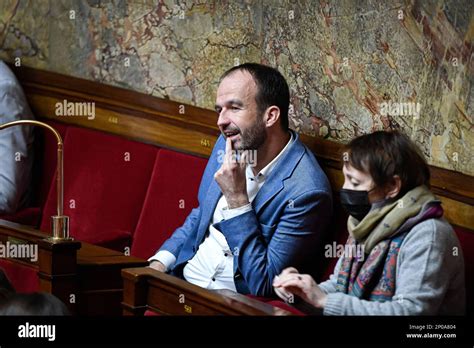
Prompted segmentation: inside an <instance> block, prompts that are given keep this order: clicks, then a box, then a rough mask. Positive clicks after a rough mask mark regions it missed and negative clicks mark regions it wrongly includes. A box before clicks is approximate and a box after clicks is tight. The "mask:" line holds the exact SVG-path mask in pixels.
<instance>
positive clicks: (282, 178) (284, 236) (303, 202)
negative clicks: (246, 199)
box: [160, 132, 332, 296]
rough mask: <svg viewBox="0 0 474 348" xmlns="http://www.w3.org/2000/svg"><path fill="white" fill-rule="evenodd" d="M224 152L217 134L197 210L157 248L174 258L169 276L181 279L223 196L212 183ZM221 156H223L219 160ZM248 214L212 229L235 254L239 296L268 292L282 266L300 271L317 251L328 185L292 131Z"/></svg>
mask: <svg viewBox="0 0 474 348" xmlns="http://www.w3.org/2000/svg"><path fill="white" fill-rule="evenodd" d="M224 150H225V139H224V137H223V136H222V135H221V136H220V137H219V138H218V140H217V142H216V145H215V146H214V149H213V151H212V154H211V157H210V158H209V162H208V164H207V167H206V169H205V171H204V174H203V177H202V180H201V184H200V187H199V193H198V201H199V206H198V207H197V208H195V209H193V210H192V211H191V213H190V214H189V216H188V217H187V218H186V221H185V222H184V224H183V226H181V227H179V228H178V229H177V230H176V231H175V232H174V233H173V235H172V236H171V237H170V238H169V239H168V240H167V241H166V242H165V243H164V244H163V245H162V247H161V248H160V250H167V251H169V252H171V253H172V254H173V255H174V256H175V257H176V262H175V264H174V267H173V268H172V269H171V271H170V273H171V274H173V275H175V276H178V277H183V268H184V266H185V265H186V263H187V261H188V260H190V259H191V258H193V256H194V255H195V254H196V252H197V250H198V247H199V245H200V244H201V243H202V242H203V240H204V238H205V237H206V235H207V231H208V228H209V223H210V221H211V219H212V216H213V214H214V210H215V208H216V205H217V202H218V200H219V198H220V197H221V195H222V193H221V190H220V188H219V185H218V184H217V182H216V181H215V180H214V173H215V172H216V171H217V170H218V169H219V168H220V166H221V163H219V162H218V158H219V154H221V153H222V151H224ZM221 157H222V156H221ZM252 207H253V210H251V211H249V212H246V213H244V214H242V215H239V216H236V217H234V218H232V219H229V220H223V221H221V222H219V223H217V224H215V225H214V227H215V228H216V229H218V230H219V231H221V232H222V234H223V235H224V236H225V238H226V239H227V243H228V244H229V247H230V250H232V251H233V253H234V281H235V285H236V289H237V291H238V292H240V293H243V294H248V293H251V294H253V295H256V296H270V295H272V294H273V287H272V282H273V278H274V277H275V276H276V275H278V274H279V273H280V272H281V271H282V270H283V269H284V268H286V267H289V266H293V267H296V268H298V270H303V269H304V265H305V263H306V264H308V263H313V264H314V263H315V257H314V252H315V250H319V249H321V250H322V248H321V247H322V243H323V242H324V239H325V235H324V230H325V228H326V226H327V224H328V222H329V220H330V218H331V215H332V196H331V187H330V185H329V182H328V180H327V177H326V175H325V174H324V173H323V171H322V170H321V167H320V166H319V164H318V162H317V161H316V159H315V158H314V156H313V154H312V153H311V151H310V150H309V149H308V148H307V147H306V146H305V145H304V144H302V143H301V141H300V140H299V138H298V135H297V134H296V133H295V132H293V142H292V143H291V144H290V145H289V148H288V150H287V152H285V154H283V157H281V158H280V160H279V161H278V162H277V164H276V166H275V167H274V168H273V170H272V172H271V173H270V175H269V176H268V177H267V179H266V180H265V183H264V184H263V186H262V187H261V189H260V191H259V192H258V194H257V196H256V197H255V199H254V200H253V202H252Z"/></svg>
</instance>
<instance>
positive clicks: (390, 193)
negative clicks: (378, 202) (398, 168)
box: [385, 175, 402, 198]
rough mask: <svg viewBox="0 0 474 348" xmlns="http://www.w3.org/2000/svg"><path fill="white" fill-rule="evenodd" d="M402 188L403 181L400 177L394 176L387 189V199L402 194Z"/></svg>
mask: <svg viewBox="0 0 474 348" xmlns="http://www.w3.org/2000/svg"><path fill="white" fill-rule="evenodd" d="M401 188H402V180H401V179H400V177H399V176H398V175H394V176H393V178H392V180H390V182H389V183H388V184H387V186H386V188H385V198H394V197H397V195H398V194H399V193H400V190H401Z"/></svg>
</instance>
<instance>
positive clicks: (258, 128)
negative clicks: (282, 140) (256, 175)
mask: <svg viewBox="0 0 474 348" xmlns="http://www.w3.org/2000/svg"><path fill="white" fill-rule="evenodd" d="M265 140H267V132H266V128H265V123H264V122H263V117H262V116H259V117H257V119H256V120H255V123H254V124H253V125H252V126H251V127H249V128H247V129H246V130H243V131H241V132H240V145H239V146H238V148H236V150H241V151H244V150H258V149H259V148H260V146H262V145H263V143H265Z"/></svg>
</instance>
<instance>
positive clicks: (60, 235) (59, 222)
mask: <svg viewBox="0 0 474 348" xmlns="http://www.w3.org/2000/svg"><path fill="white" fill-rule="evenodd" d="M51 227H52V228H51V230H52V231H53V236H52V237H50V238H48V240H50V241H52V242H54V243H56V242H63V241H70V240H73V238H71V237H69V216H66V215H61V216H58V215H55V216H51Z"/></svg>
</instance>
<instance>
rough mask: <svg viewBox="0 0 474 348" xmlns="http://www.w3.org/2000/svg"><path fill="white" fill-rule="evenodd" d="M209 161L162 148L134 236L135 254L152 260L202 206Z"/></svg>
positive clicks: (133, 248)
mask: <svg viewBox="0 0 474 348" xmlns="http://www.w3.org/2000/svg"><path fill="white" fill-rule="evenodd" d="M206 164H207V159H203V158H199V157H195V156H190V155H186V154H182V153H179V152H174V151H170V150H166V149H160V150H159V151H158V155H157V157H156V161H155V166H154V168H153V174H152V177H151V180H150V185H149V188H148V192H147V195H146V198H145V202H144V204H143V210H142V212H141V215H140V220H139V222H138V225H137V229H136V231H135V233H134V237H133V244H132V255H133V256H137V257H141V258H145V259H147V258H149V257H150V256H152V255H153V254H154V253H155V251H156V250H157V249H158V248H159V247H160V246H161V245H162V244H163V242H164V241H165V240H166V239H167V238H168V237H169V236H170V235H171V234H172V233H173V232H174V230H175V229H176V228H178V227H179V226H181V225H182V224H183V222H184V220H185V219H186V217H187V216H188V214H189V213H190V211H191V210H192V208H194V207H196V206H197V205H198V201H197V193H198V189H199V183H200V181H201V176H202V174H203V172H204V169H205V167H206Z"/></svg>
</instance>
